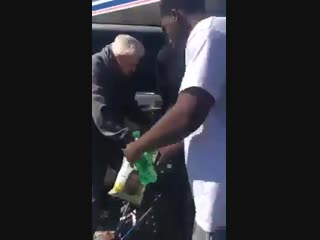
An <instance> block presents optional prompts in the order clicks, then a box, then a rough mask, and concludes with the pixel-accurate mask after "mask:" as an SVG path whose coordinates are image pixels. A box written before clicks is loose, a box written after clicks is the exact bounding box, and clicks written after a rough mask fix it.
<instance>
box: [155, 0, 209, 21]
mask: <svg viewBox="0 0 320 240" xmlns="http://www.w3.org/2000/svg"><path fill="white" fill-rule="evenodd" d="M172 9H177V10H183V11H184V12H185V13H187V14H193V13H198V12H204V11H205V9H206V3H205V0H161V1H160V13H161V17H163V16H168V15H170V14H171V11H172Z"/></svg>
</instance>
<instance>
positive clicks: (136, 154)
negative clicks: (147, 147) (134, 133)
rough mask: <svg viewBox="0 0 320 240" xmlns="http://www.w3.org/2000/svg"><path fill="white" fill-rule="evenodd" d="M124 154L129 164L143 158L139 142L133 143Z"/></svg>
mask: <svg viewBox="0 0 320 240" xmlns="http://www.w3.org/2000/svg"><path fill="white" fill-rule="evenodd" d="M123 154H124V156H125V157H126V158H127V160H128V162H130V163H131V164H133V163H135V162H136V161H137V160H139V159H140V158H141V157H142V154H143V150H141V149H140V147H139V146H138V144H137V142H132V143H129V144H128V145H127V147H126V149H124V150H123Z"/></svg>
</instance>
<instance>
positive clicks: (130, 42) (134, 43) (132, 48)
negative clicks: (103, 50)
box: [111, 34, 145, 58]
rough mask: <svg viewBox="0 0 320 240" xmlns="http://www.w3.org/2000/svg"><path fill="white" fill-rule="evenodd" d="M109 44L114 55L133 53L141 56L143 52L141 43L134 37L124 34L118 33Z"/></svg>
mask: <svg viewBox="0 0 320 240" xmlns="http://www.w3.org/2000/svg"><path fill="white" fill-rule="evenodd" d="M111 46H112V52H113V54H114V55H115V56H119V55H134V56H138V57H139V58H142V57H143V56H144V53H145V50H144V47H143V45H142V43H141V42H140V41H139V40H137V39H136V38H134V37H132V36H130V35H126V34H120V35H118V36H117V37H116V38H115V39H114V41H113V43H112V45H111Z"/></svg>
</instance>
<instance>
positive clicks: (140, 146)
mask: <svg viewBox="0 0 320 240" xmlns="http://www.w3.org/2000/svg"><path fill="white" fill-rule="evenodd" d="M214 102H215V101H214V98H213V97H212V96H211V95H210V94H209V93H208V92H207V91H205V90H204V89H202V88H199V87H192V88H188V89H186V90H184V91H183V92H181V93H180V94H179V97H178V100H177V102H176V104H175V105H174V106H173V107H172V108H171V109H170V110H169V111H168V112H167V113H166V114H165V115H164V116H163V117H162V118H161V119H160V120H159V121H158V122H157V124H155V125H154V127H152V128H151V129H150V130H149V131H148V132H146V133H145V134H144V135H143V136H142V137H141V138H140V139H139V140H137V141H135V142H132V143H130V144H128V145H127V148H126V149H125V150H124V154H125V156H126V158H127V160H128V161H129V162H132V163H134V162H135V161H137V160H138V159H139V158H140V157H141V155H142V153H143V152H145V151H151V150H156V149H159V148H160V147H163V146H167V145H170V144H175V143H177V142H180V141H181V140H182V139H184V138H185V137H187V136H188V135H189V134H190V133H192V132H194V131H195V130H196V129H197V128H198V127H199V126H200V125H201V124H202V123H203V122H204V121H205V119H206V117H207V115H208V113H209V111H210V109H211V108H212V107H213V105H214Z"/></svg>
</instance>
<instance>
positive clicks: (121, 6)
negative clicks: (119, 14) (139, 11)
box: [92, 0, 152, 13]
mask: <svg viewBox="0 0 320 240" xmlns="http://www.w3.org/2000/svg"><path fill="white" fill-rule="evenodd" d="M151 1H152V0H140V1H135V2H131V3H125V4H122V5H118V6H114V7H109V8H106V9H100V10H96V11H93V12H92V13H103V12H108V11H110V10H115V9H118V8H123V7H130V6H134V5H136V4H139V3H143V2H151Z"/></svg>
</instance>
